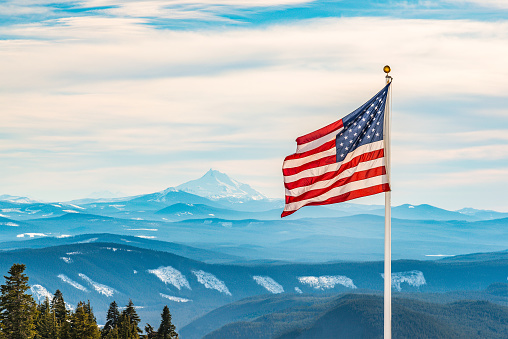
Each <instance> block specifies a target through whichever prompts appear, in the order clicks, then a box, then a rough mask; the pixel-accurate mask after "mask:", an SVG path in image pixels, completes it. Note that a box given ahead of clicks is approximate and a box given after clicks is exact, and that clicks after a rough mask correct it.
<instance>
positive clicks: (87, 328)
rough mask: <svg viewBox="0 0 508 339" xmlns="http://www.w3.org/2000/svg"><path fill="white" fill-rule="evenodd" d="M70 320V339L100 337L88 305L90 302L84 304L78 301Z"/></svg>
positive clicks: (94, 338)
mask: <svg viewBox="0 0 508 339" xmlns="http://www.w3.org/2000/svg"><path fill="white" fill-rule="evenodd" d="M70 320H71V321H70V325H71V328H70V338H71V339H100V337H101V334H100V331H99V327H98V326H97V322H96V321H95V316H94V315H93V312H92V309H91V307H90V302H88V304H85V303H83V302H81V301H80V302H79V303H78V306H77V307H76V311H75V312H74V314H73V315H72V316H71V319H70Z"/></svg>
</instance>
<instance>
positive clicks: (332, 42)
mask: <svg viewBox="0 0 508 339" xmlns="http://www.w3.org/2000/svg"><path fill="white" fill-rule="evenodd" d="M507 18H508V1H506V0H502V1H501V0H441V1H439V0H436V1H433V0H429V1H391V0H377V1H352V0H344V1H323V0H316V1H311V0H194V1H193V0H173V1H168V0H160V1H158V0H153V1H136V0H132V1H112V0H83V1H65V0H52V1H46V0H4V1H2V2H0V79H1V81H0V118H1V123H0V168H1V170H0V174H1V175H0V194H10V195H18V196H29V197H32V198H35V199H40V200H45V201H65V200H71V199H77V198H84V197H87V196H90V195H91V194H93V193H94V192H101V191H110V192H114V193H118V194H122V195H135V194H143V193H151V192H155V191H160V190H163V189H165V188H167V187H171V186H177V185H179V184H181V183H183V182H185V181H189V180H192V179H196V178H198V177H200V176H202V175H203V174H204V173H205V172H206V171H207V170H208V169H210V168H214V169H217V170H219V171H222V172H225V173H227V174H228V175H230V176H231V177H232V178H234V179H236V180H239V181H241V182H245V183H248V184H250V185H251V186H252V187H253V188H255V189H257V190H258V191H260V192H261V193H263V194H265V195H266V196H268V197H271V198H283V196H284V188H283V181H282V174H281V165H282V161H283V159H284V157H285V156H286V155H289V154H291V153H293V152H294V151H295V149H296V143H295V139H296V138H297V137H298V136H300V135H303V134H306V133H308V132H311V131H313V130H315V129H318V128H320V127H323V126H325V125H327V124H329V123H331V122H333V121H336V120H338V119H340V118H342V117H343V116H345V115H347V114H348V113H350V112H352V111H353V110H355V109H356V108H357V107H359V106H361V105H362V104H363V103H364V102H365V101H367V100H368V99H370V98H371V97H372V96H373V95H374V94H375V93H377V92H378V91H379V90H380V89H381V88H382V87H383V85H384V81H385V79H384V73H383V71H382V69H383V66H384V65H386V64H388V65H390V66H391V68H392V72H391V73H390V74H391V76H392V77H393V85H392V189H393V193H392V203H393V205H394V206H395V205H400V204H403V203H410V204H422V203H428V204H432V205H434V206H438V207H442V208H446V209H450V210H456V209H460V208H463V207H473V208H479V209H494V210H498V211H505V212H508V198H507V194H506V191H507V190H508V108H507V107H508V81H507V80H506V79H508V66H507V63H506V56H507V55H508V19H507ZM356 202H358V203H367V204H374V203H375V204H382V203H383V197H382V195H377V196H373V197H369V198H362V199H358V200H357V201H356Z"/></svg>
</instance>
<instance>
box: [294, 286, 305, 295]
mask: <svg viewBox="0 0 508 339" xmlns="http://www.w3.org/2000/svg"><path fill="white" fill-rule="evenodd" d="M295 292H296V293H298V294H302V293H303V292H302V290H301V289H299V288H298V287H295Z"/></svg>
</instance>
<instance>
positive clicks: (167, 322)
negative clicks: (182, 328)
mask: <svg viewBox="0 0 508 339" xmlns="http://www.w3.org/2000/svg"><path fill="white" fill-rule="evenodd" d="M161 317H162V320H161V325H160V326H159V330H158V331H157V339H178V333H176V331H175V330H176V327H175V325H173V324H172V323H171V313H170V312H169V307H168V306H167V305H166V306H164V309H163V310H162V314H161Z"/></svg>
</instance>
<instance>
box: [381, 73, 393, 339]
mask: <svg viewBox="0 0 508 339" xmlns="http://www.w3.org/2000/svg"><path fill="white" fill-rule="evenodd" d="M390 70H391V69H390V66H385V67H384V68H383V71H384V72H385V73H386V83H387V84H388V83H390V82H391V81H392V77H391V76H389V75H388V73H390ZM391 94H392V91H391V86H390V87H389V88H388V94H387V98H386V106H385V121H384V128H383V131H384V137H383V139H384V140H385V152H386V176H387V178H388V183H389V184H390V189H391V180H390V179H391V178H390V170H391V168H390V167H391V163H390V160H391V150H390V122H391V112H390V106H391V101H392V100H391ZM391 193H392V192H391V191H388V192H385V261H384V264H385V274H384V339H391V338H392V210H391V205H392V201H391V200H392V194H391Z"/></svg>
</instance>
